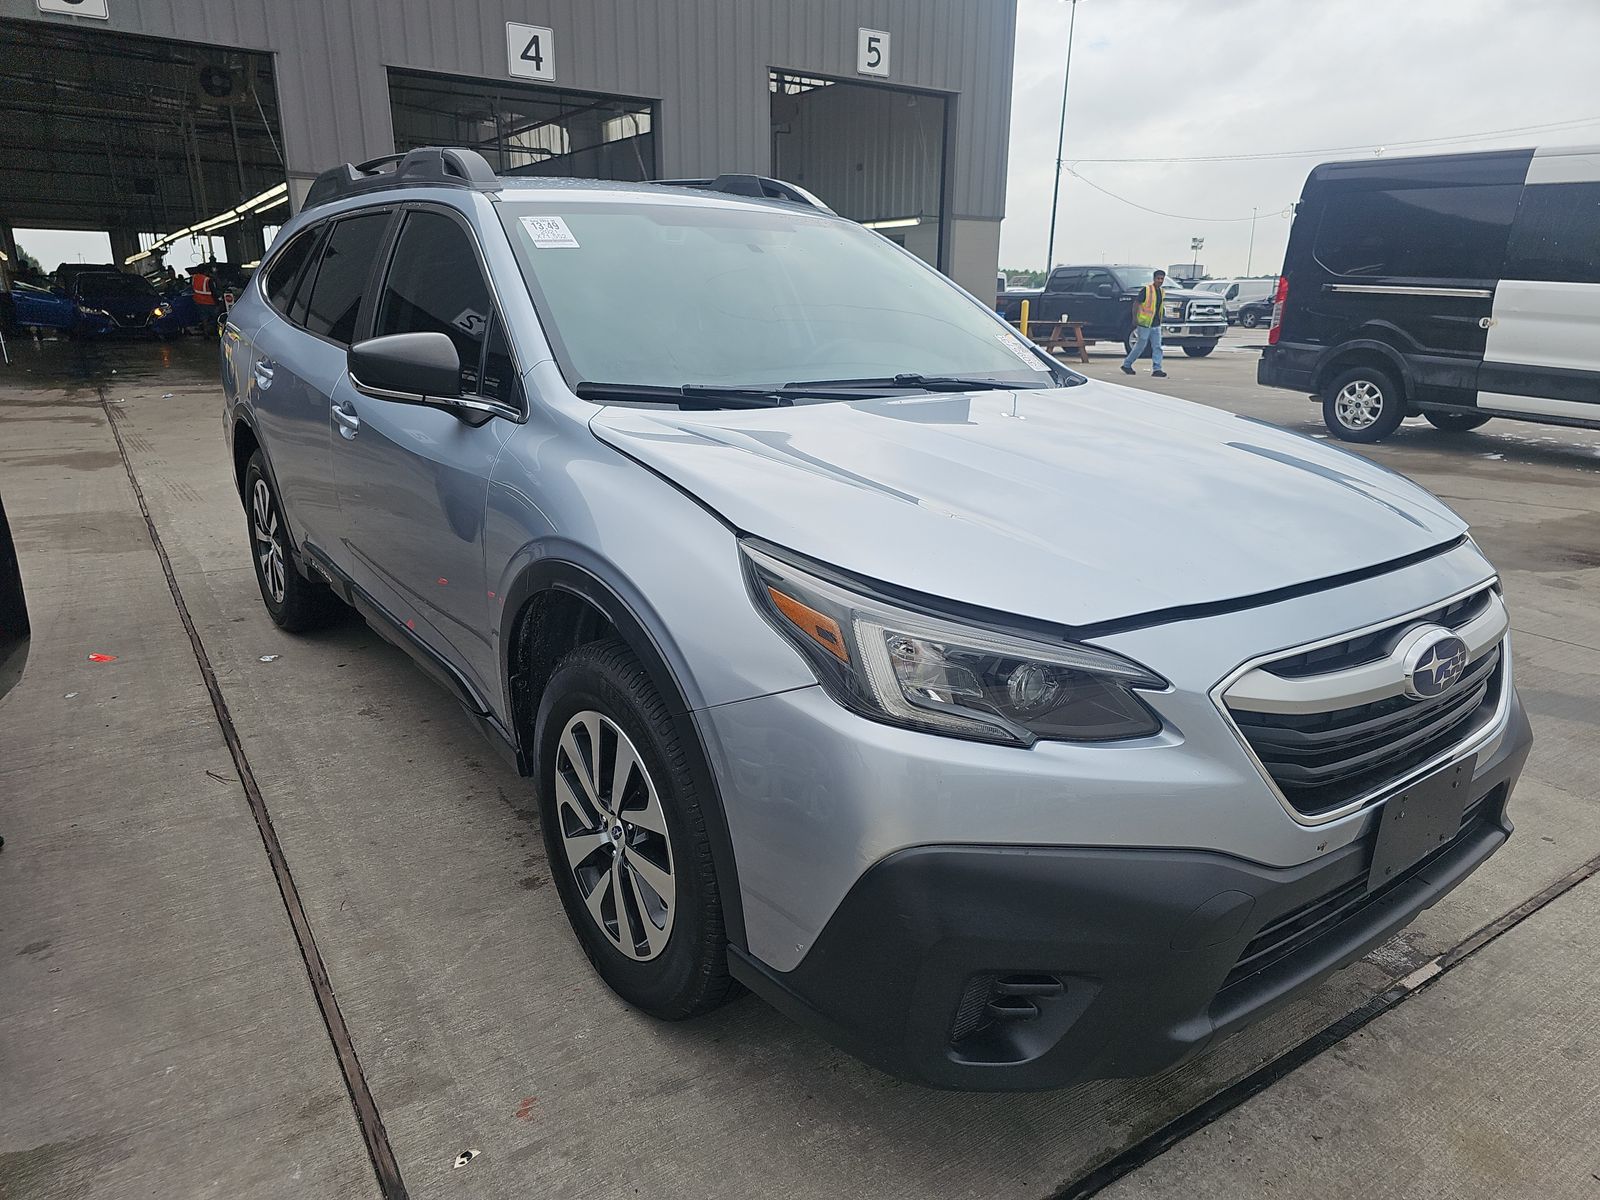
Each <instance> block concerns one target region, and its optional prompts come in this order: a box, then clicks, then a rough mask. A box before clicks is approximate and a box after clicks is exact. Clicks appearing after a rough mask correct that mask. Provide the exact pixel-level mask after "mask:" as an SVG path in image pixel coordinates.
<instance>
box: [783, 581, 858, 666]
mask: <svg viewBox="0 0 1600 1200" xmlns="http://www.w3.org/2000/svg"><path fill="white" fill-rule="evenodd" d="M767 595H769V596H771V597H772V602H773V604H775V605H777V606H778V611H779V612H781V613H782V614H783V615H784V617H785V618H786V619H787V620H788V621H789V623H790V624H792V625H793V626H794V627H795V628H796V629H798V630H799V631H800V632H801V633H803V634H805V635H806V636H807V637H808V638H810V639H811V640H812V641H813V642H815V643H816V644H817V645H819V646H821V647H822V648H823V649H824V650H826V651H827V652H828V653H829V654H831V655H833V656H834V657H835V658H837V659H838V660H839V661H840V662H842V663H844V664H845V665H846V666H849V665H850V651H849V650H848V649H847V648H846V646H845V644H844V630H842V629H840V628H839V622H837V621H835V620H834V619H833V618H832V617H830V616H828V614H827V613H820V612H818V611H817V610H816V609H814V608H812V607H811V606H810V605H809V604H802V603H800V601H798V600H796V599H795V598H794V597H793V596H785V595H784V594H783V593H782V592H780V591H779V590H778V589H777V588H775V587H771V586H770V585H769V586H768V588H767Z"/></svg>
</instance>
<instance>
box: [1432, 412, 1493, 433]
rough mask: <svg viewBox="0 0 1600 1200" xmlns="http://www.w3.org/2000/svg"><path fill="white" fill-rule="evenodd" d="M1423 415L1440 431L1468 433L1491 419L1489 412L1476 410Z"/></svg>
mask: <svg viewBox="0 0 1600 1200" xmlns="http://www.w3.org/2000/svg"><path fill="white" fill-rule="evenodd" d="M1422 416H1423V419H1424V420H1426V421H1427V422H1428V424H1429V425H1432V426H1433V427H1434V428H1435V429H1437V430H1438V431H1439V432H1440V433H1466V432H1467V431H1468V430H1469V429H1476V428H1478V426H1480V425H1482V424H1484V423H1485V422H1487V421H1488V420H1489V415H1488V414H1487V413H1474V412H1425V413H1423V414H1422Z"/></svg>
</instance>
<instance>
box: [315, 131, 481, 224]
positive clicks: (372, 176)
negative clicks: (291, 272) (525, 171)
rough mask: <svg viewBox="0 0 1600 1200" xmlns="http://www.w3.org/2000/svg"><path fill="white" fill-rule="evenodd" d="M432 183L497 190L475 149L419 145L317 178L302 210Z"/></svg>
mask: <svg viewBox="0 0 1600 1200" xmlns="http://www.w3.org/2000/svg"><path fill="white" fill-rule="evenodd" d="M418 184H434V185H438V186H442V187H469V188H486V189H487V188H497V187H499V186H500V179H499V177H498V176H497V175H495V173H494V169H493V168H492V167H490V166H489V163H488V161H487V160H486V159H485V158H484V157H483V155H481V154H479V153H478V152H477V151H476V150H467V149H463V148H460V147H456V146H419V147H417V148H416V149H415V150H409V151H407V152H406V153H405V154H385V155H383V156H382V157H381V158H373V159H368V160H367V161H366V162H364V163H345V164H344V165H343V166H339V167H330V168H328V170H326V171H324V172H323V173H322V174H320V175H318V176H317V178H316V180H315V181H314V182H313V183H312V184H311V190H310V191H309V192H308V193H306V202H305V204H304V205H303V206H302V208H303V209H304V208H314V207H315V206H316V205H318V204H327V203H328V202H329V201H331V200H341V199H343V198H344V197H346V196H353V195H357V194H359V193H361V192H372V191H380V190H382V189H384V188H396V187H413V186H415V185H418Z"/></svg>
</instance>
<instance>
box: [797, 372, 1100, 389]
mask: <svg viewBox="0 0 1600 1200" xmlns="http://www.w3.org/2000/svg"><path fill="white" fill-rule="evenodd" d="M1053 374H1054V373H1053V372H1052V376H1053ZM1057 382H1059V383H1060V384H1061V386H1063V387H1069V386H1071V383H1068V382H1065V381H1059V380H1058V381H1057ZM1071 382H1073V383H1075V382H1078V381H1077V379H1076V377H1074V378H1073V380H1072V381H1071ZM1049 386H1050V385H1049V384H1048V383H1046V382H1045V381H1044V380H1040V381H1039V382H1037V383H1034V382H1032V381H1031V380H1030V381H1026V382H1021V381H1017V380H1007V379H996V378H994V377H993V376H983V375H918V374H915V373H912V372H907V373H904V374H900V375H883V376H878V377H876V378H865V379H806V380H802V381H800V382H797V383H791V384H789V385H788V387H787V388H785V389H784V390H785V391H787V390H789V389H791V388H807V387H823V388H906V389H910V390H914V391H922V392H977V391H1021V390H1027V389H1034V388H1042V387H1049Z"/></svg>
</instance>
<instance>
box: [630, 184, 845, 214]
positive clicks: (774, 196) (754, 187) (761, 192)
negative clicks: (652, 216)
mask: <svg viewBox="0 0 1600 1200" xmlns="http://www.w3.org/2000/svg"><path fill="white" fill-rule="evenodd" d="M651 182H652V183H655V184H659V185H660V186H662V187H686V188H701V189H703V190H704V191H708V192H727V193H728V194H729V195H732V196H751V197H754V198H755V199H757V200H787V201H788V202H789V203H791V204H804V205H806V206H808V207H810V208H816V209H820V210H822V211H823V212H825V213H831V212H832V211H833V209H831V208H829V207H828V206H827V205H826V204H824V203H823V202H822V201H821V200H818V199H817V198H816V197H815V196H813V195H812V194H811V193H810V192H808V191H806V190H805V188H803V187H798V186H796V185H795V184H792V183H785V182H784V181H783V180H781V179H768V178H767V177H766V176H765V175H718V176H717V177H716V178H715V179H653V180H651Z"/></svg>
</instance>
